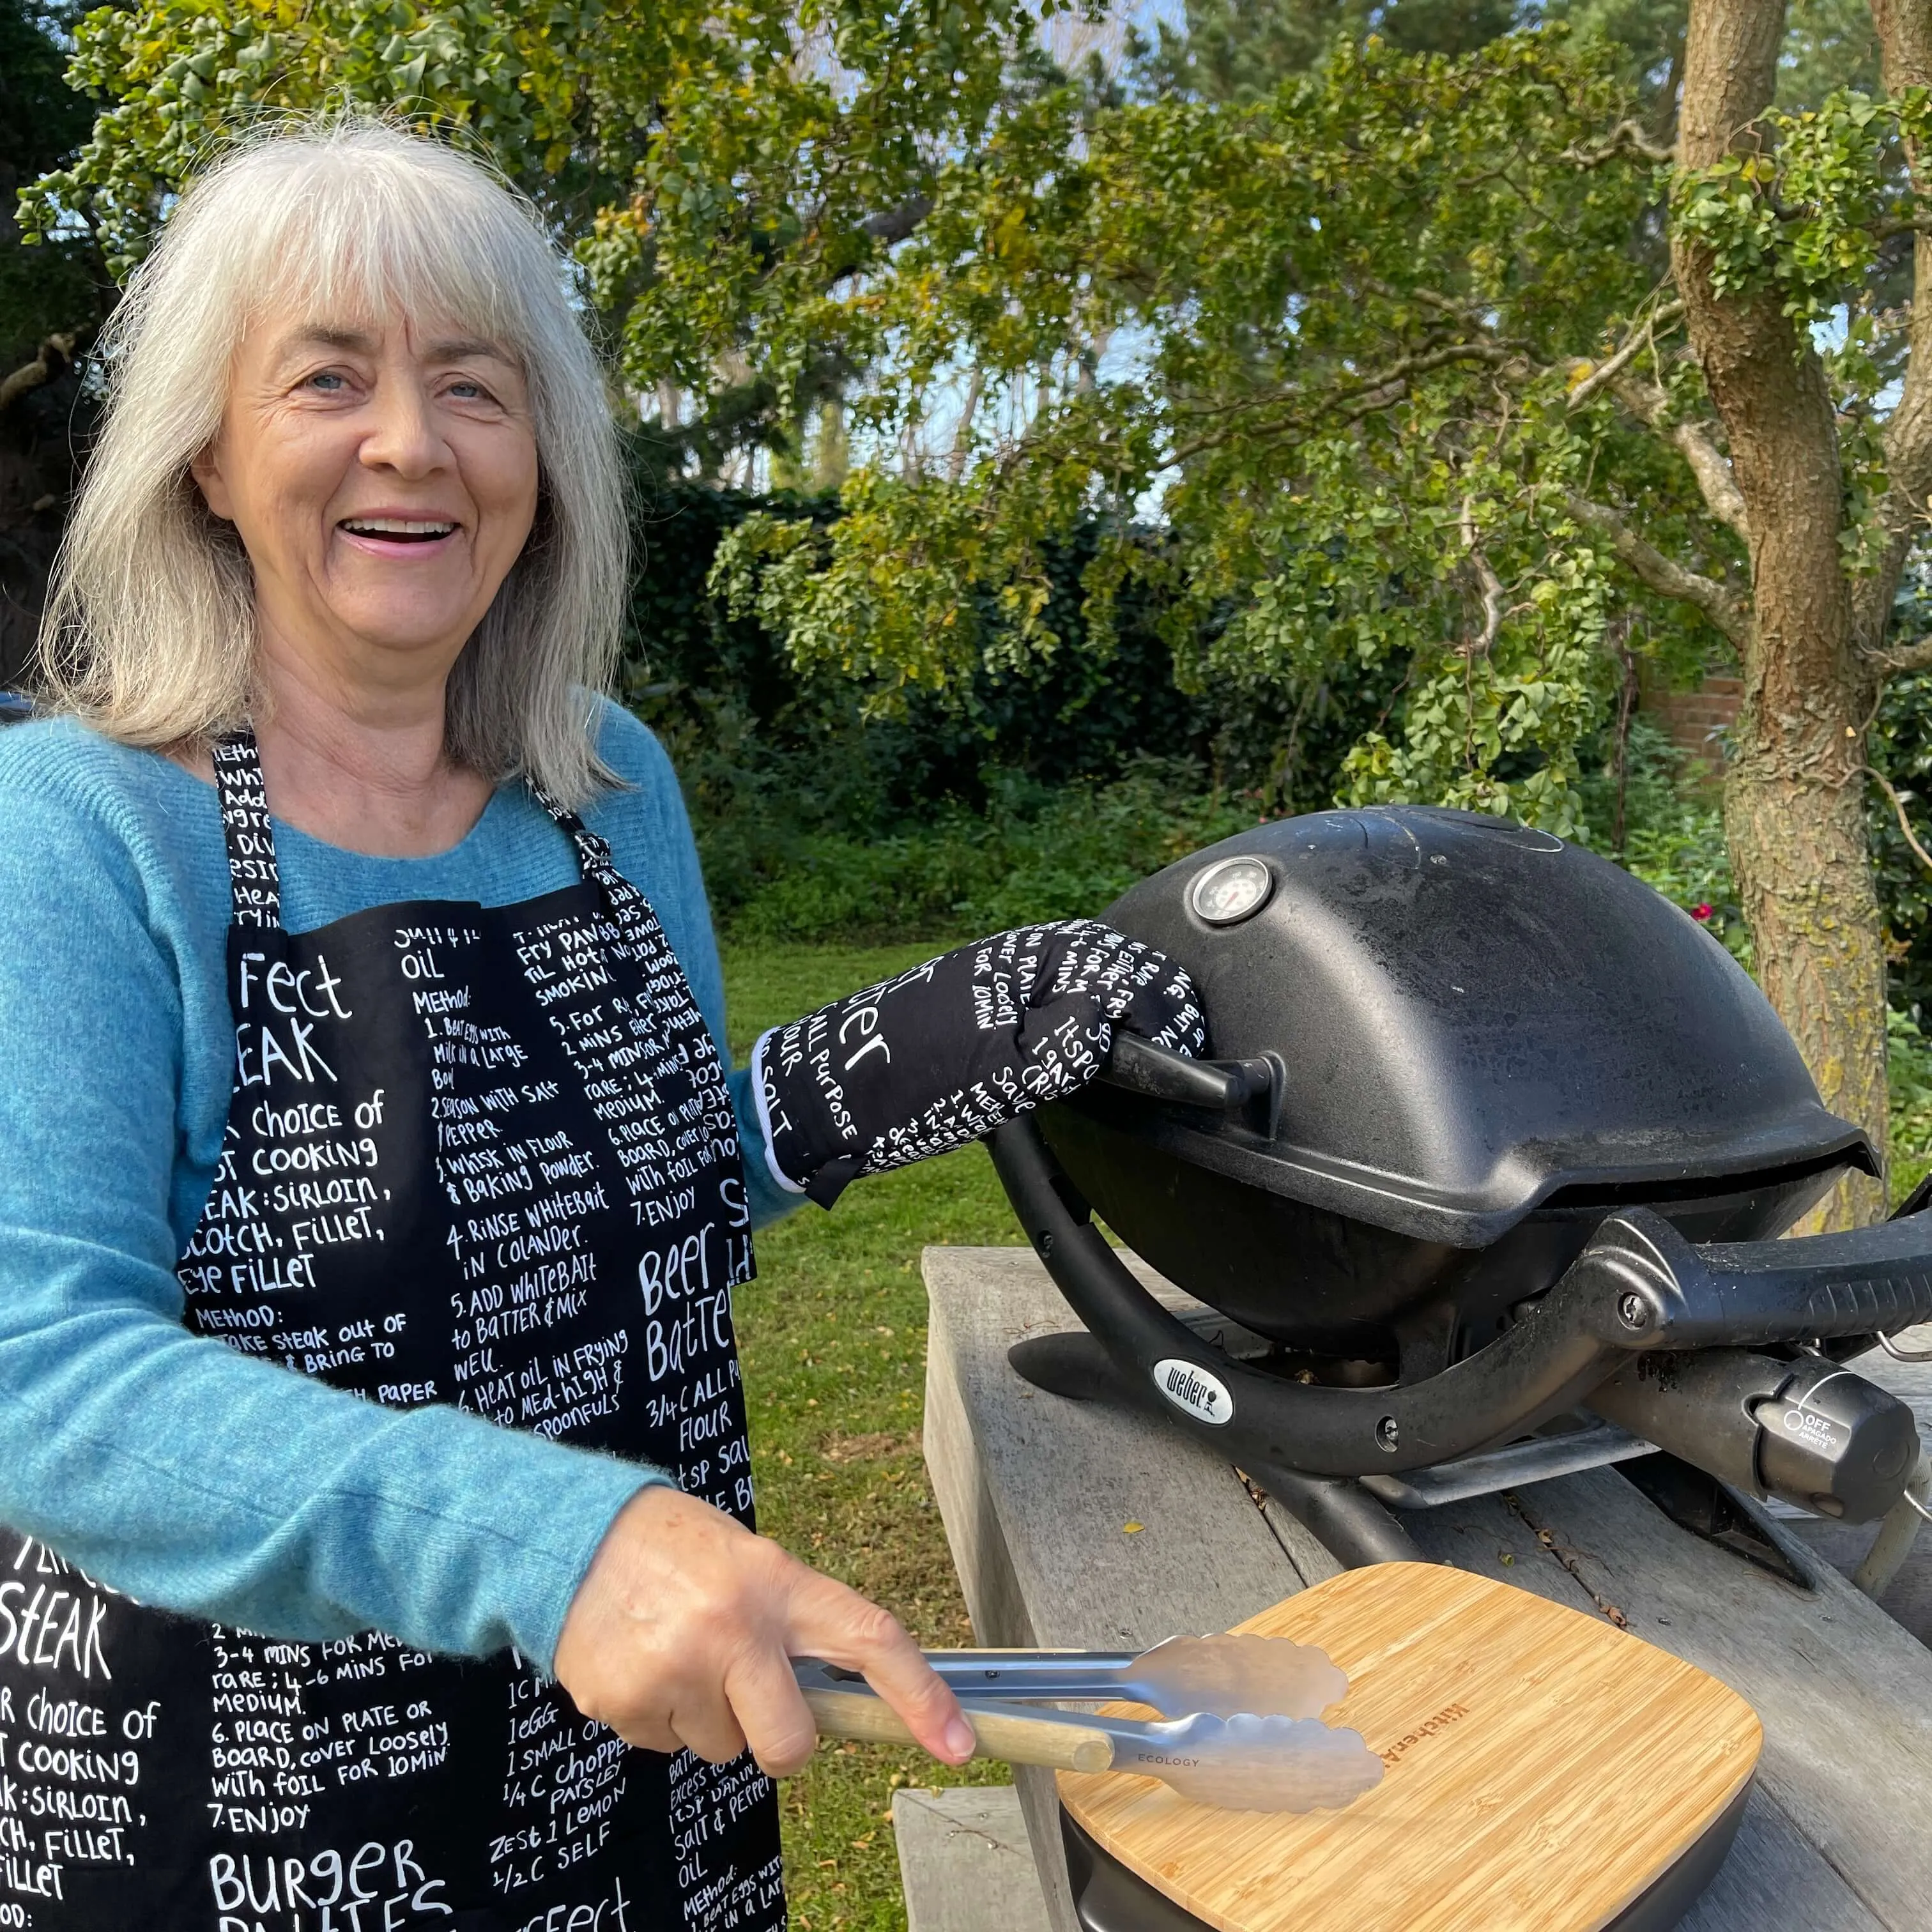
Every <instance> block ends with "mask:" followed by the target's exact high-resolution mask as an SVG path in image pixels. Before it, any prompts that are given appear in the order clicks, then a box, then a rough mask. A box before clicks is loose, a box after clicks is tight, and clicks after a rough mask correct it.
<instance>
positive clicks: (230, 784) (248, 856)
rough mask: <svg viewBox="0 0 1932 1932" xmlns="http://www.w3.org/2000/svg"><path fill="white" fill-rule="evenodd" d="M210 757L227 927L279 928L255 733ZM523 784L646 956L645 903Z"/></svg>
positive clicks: (580, 832) (650, 931)
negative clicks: (229, 917)
mask: <svg viewBox="0 0 1932 1932" xmlns="http://www.w3.org/2000/svg"><path fill="white" fill-rule="evenodd" d="M214 784H215V789H216V790H217V792H218V793H220V799H221V835H222V838H223V840H224V841H226V844H227V847H228V883H229V898H230V900H231V902H232V905H233V919H234V922H235V923H236V925H237V926H280V925H281V922H282V881H281V873H280V871H278V869H277V867H276V864H275V831H274V829H273V827H272V825H271V824H270V823H269V795H268V793H267V790H266V788H265V787H264V786H263V782H262V758H261V754H260V752H259V751H257V749H256V746H255V734H254V732H253V731H251V730H240V731H232V732H230V733H228V734H227V735H226V736H224V737H221V738H217V739H216V740H215V742H214ZM529 788H530V795H531V796H532V797H533V798H535V800H536V802H538V804H539V805H541V806H542V807H543V808H544V811H547V812H548V813H549V814H550V817H552V818H553V820H555V821H556V824H557V826H558V827H559V829H561V830H562V832H563V833H564V834H565V836H566V837H568V839H569V840H570V842H571V844H572V845H573V846H574V847H575V848H576V851H577V865H578V866H579V868H580V869H581V871H582V872H583V876H584V877H585V878H586V879H588V880H589V881H590V882H591V883H592V884H593V885H595V886H597V887H598V889H599V890H600V891H601V892H602V893H603V895H604V903H605V904H606V905H607V906H608V907H609V908H610V916H611V918H612V919H613V922H615V924H616V928H617V930H618V932H619V933H620V934H622V936H623V938H624V939H625V941H627V942H628V944H630V945H631V946H632V947H637V948H640V949H641V950H645V951H649V950H650V948H651V947H652V944H653V943H654V941H655V938H656V937H657V931H656V929H657V920H656V916H655V914H654V913H652V910H651V909H650V907H649V905H648V904H646V902H645V900H644V896H643V894H642V893H641V892H639V891H638V890H637V887H636V886H634V885H632V884H631V882H630V880H628V879H627V878H625V876H624V875H623V874H622V872H620V871H618V869H617V868H616V865H615V864H614V863H613V861H612V859H611V857H610V846H609V845H608V844H607V843H606V842H605V841H604V840H603V839H602V838H599V837H598V835H597V834H596V833H595V832H592V830H591V829H590V828H589V826H587V825H586V824H585V823H584V822H583V820H582V819H581V818H580V817H578V816H577V814H576V813H575V812H574V811H571V810H570V809H569V808H568V807H567V806H565V805H559V803H558V802H557V801H556V799H553V797H551V796H550V793H548V792H547V791H545V790H544V788H543V787H542V786H541V785H540V784H537V783H535V781H534V780H532V781H529Z"/></svg>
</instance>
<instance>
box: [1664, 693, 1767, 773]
mask: <svg viewBox="0 0 1932 1932" xmlns="http://www.w3.org/2000/svg"><path fill="white" fill-rule="evenodd" d="M1743 690H1744V685H1743V682H1742V680H1741V679H1738V678H1735V677H1707V678H1706V679H1705V680H1704V682H1703V683H1702V684H1701V685H1699V686H1698V687H1697V689H1696V690H1695V691H1664V690H1659V689H1655V688H1650V687H1649V686H1646V688H1645V690H1644V691H1643V695H1642V697H1641V698H1640V700H1639V701H1638V706H1637V708H1638V709H1639V710H1640V711H1641V712H1643V715H1645V716H1646V718H1650V719H1652V721H1654V722H1655V723H1656V724H1660V725H1661V726H1662V727H1664V730H1665V731H1666V732H1667V733H1669V735H1670V741H1671V742H1672V743H1673V744H1674V745H1677V746H1679V748H1681V749H1682V751H1685V752H1686V753H1687V754H1688V755H1689V756H1691V757H1694V758H1699V759H1702V760H1703V761H1704V762H1705V763H1706V764H1708V765H1710V766H1712V767H1713V768H1718V767H1721V766H1722V765H1723V763H1724V753H1723V748H1722V743H1721V739H1719V738H1718V736H1716V735H1715V734H1716V733H1720V732H1722V731H1724V730H1728V729H1729V728H1730V726H1732V725H1733V724H1735V723H1736V721H1737V715H1738V700H1739V697H1741V696H1742V694H1743Z"/></svg>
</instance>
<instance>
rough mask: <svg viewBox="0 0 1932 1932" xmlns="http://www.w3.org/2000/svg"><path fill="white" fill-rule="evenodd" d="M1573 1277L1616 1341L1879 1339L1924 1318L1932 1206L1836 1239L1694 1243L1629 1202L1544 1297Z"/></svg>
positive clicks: (1929, 1294)
mask: <svg viewBox="0 0 1932 1932" xmlns="http://www.w3.org/2000/svg"><path fill="white" fill-rule="evenodd" d="M1578 1280H1589V1281H1590V1282H1592V1283H1593V1284H1594V1285H1595V1286H1597V1287H1598V1289H1599V1291H1600V1292H1599V1293H1598V1295H1595V1297H1593V1298H1592V1299H1593V1301H1594V1302H1595V1307H1596V1309H1597V1311H1598V1318H1599V1320H1600V1321H1601V1318H1602V1317H1603V1316H1604V1315H1609V1316H1610V1317H1611V1318H1612V1319H1611V1320H1610V1322H1609V1323H1608V1325H1606V1326H1604V1327H1603V1328H1601V1329H1600V1331H1599V1332H1600V1333H1601V1334H1602V1335H1603V1338H1604V1340H1606V1341H1611V1342H1615V1343H1617V1344H1618V1345H1619V1346H1621V1347H1623V1348H1626V1349H1640V1350H1647V1349H1707V1348H1733V1349H1735V1348H1760V1347H1763V1346H1766V1344H1769V1343H1799V1342H1814V1341H1816V1342H1823V1341H1835V1340H1846V1339H1847V1338H1851V1337H1860V1336H1879V1335H1889V1334H1892V1333H1894V1331H1897V1330H1898V1329H1900V1328H1910V1327H1912V1325H1914V1324H1915V1323H1917V1322H1923V1321H1925V1320H1926V1319H1928V1317H1932V1211H1925V1212H1922V1213H1920V1214H1911V1215H1907V1216H1905V1217H1902V1218H1901V1219H1900V1220H1895V1221H1881V1222H1879V1223H1876V1225H1875V1226H1872V1227H1869V1228H1855V1229H1851V1230H1849V1232H1844V1233H1841V1234H1832V1235H1799V1236H1796V1237H1793V1238H1788V1239H1785V1240H1782V1241H1713V1242H1709V1243H1706V1244H1703V1245H1702V1246H1700V1245H1698V1244H1696V1243H1694V1242H1691V1241H1687V1240H1685V1238H1684V1236H1683V1235H1681V1234H1679V1232H1677V1230H1676V1229H1675V1228H1673V1226H1671V1225H1670V1223H1669V1222H1668V1221H1667V1220H1664V1217H1663V1216H1662V1215H1661V1214H1657V1213H1656V1212H1655V1211H1653V1210H1652V1209H1650V1208H1631V1209H1628V1210H1626V1211H1625V1212H1623V1213H1621V1214H1613V1215H1612V1216H1610V1217H1609V1218H1608V1219H1607V1220H1605V1221H1604V1223H1603V1224H1602V1225H1601V1226H1600V1227H1599V1228H1598V1230H1597V1232H1596V1233H1595V1235H1593V1236H1592V1238H1591V1241H1590V1244H1589V1247H1586V1249H1585V1250H1583V1253H1582V1254H1581V1255H1580V1256H1578V1257H1577V1261H1576V1262H1575V1263H1574V1265H1573V1266H1572V1267H1571V1270H1570V1272H1569V1273H1568V1274H1567V1275H1566V1276H1565V1277H1564V1279H1563V1280H1562V1282H1560V1283H1558V1285H1557V1288H1556V1289H1553V1290H1552V1294H1553V1295H1555V1294H1556V1293H1557V1292H1560V1291H1561V1290H1562V1289H1563V1288H1565V1287H1566V1286H1568V1285H1569V1284H1570V1283H1572V1282H1574V1281H1578ZM1608 1289H1614V1290H1615V1292H1614V1293H1613V1294H1605V1293H1604V1292H1601V1291H1604V1290H1608Z"/></svg>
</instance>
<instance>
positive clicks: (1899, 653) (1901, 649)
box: [1858, 637, 1932, 677]
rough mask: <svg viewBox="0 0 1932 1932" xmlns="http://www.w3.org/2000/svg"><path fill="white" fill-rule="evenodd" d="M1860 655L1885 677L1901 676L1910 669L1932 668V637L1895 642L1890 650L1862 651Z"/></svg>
mask: <svg viewBox="0 0 1932 1932" xmlns="http://www.w3.org/2000/svg"><path fill="white" fill-rule="evenodd" d="M1858 655H1860V656H1861V657H1862V658H1864V661H1865V662H1866V663H1867V664H1870V666H1871V667H1872V668H1873V670H1876V672H1878V673H1879V675H1880V676H1884V677H1899V676H1903V675H1904V674H1905V673H1907V672H1909V671H1915V670H1932V637H1921V638H1919V639H1918V640H1917V641H1916V642H1915V643H1909V644H1894V645H1893V646H1891V649H1888V650H1876V651H1861V652H1859V654H1858Z"/></svg>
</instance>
